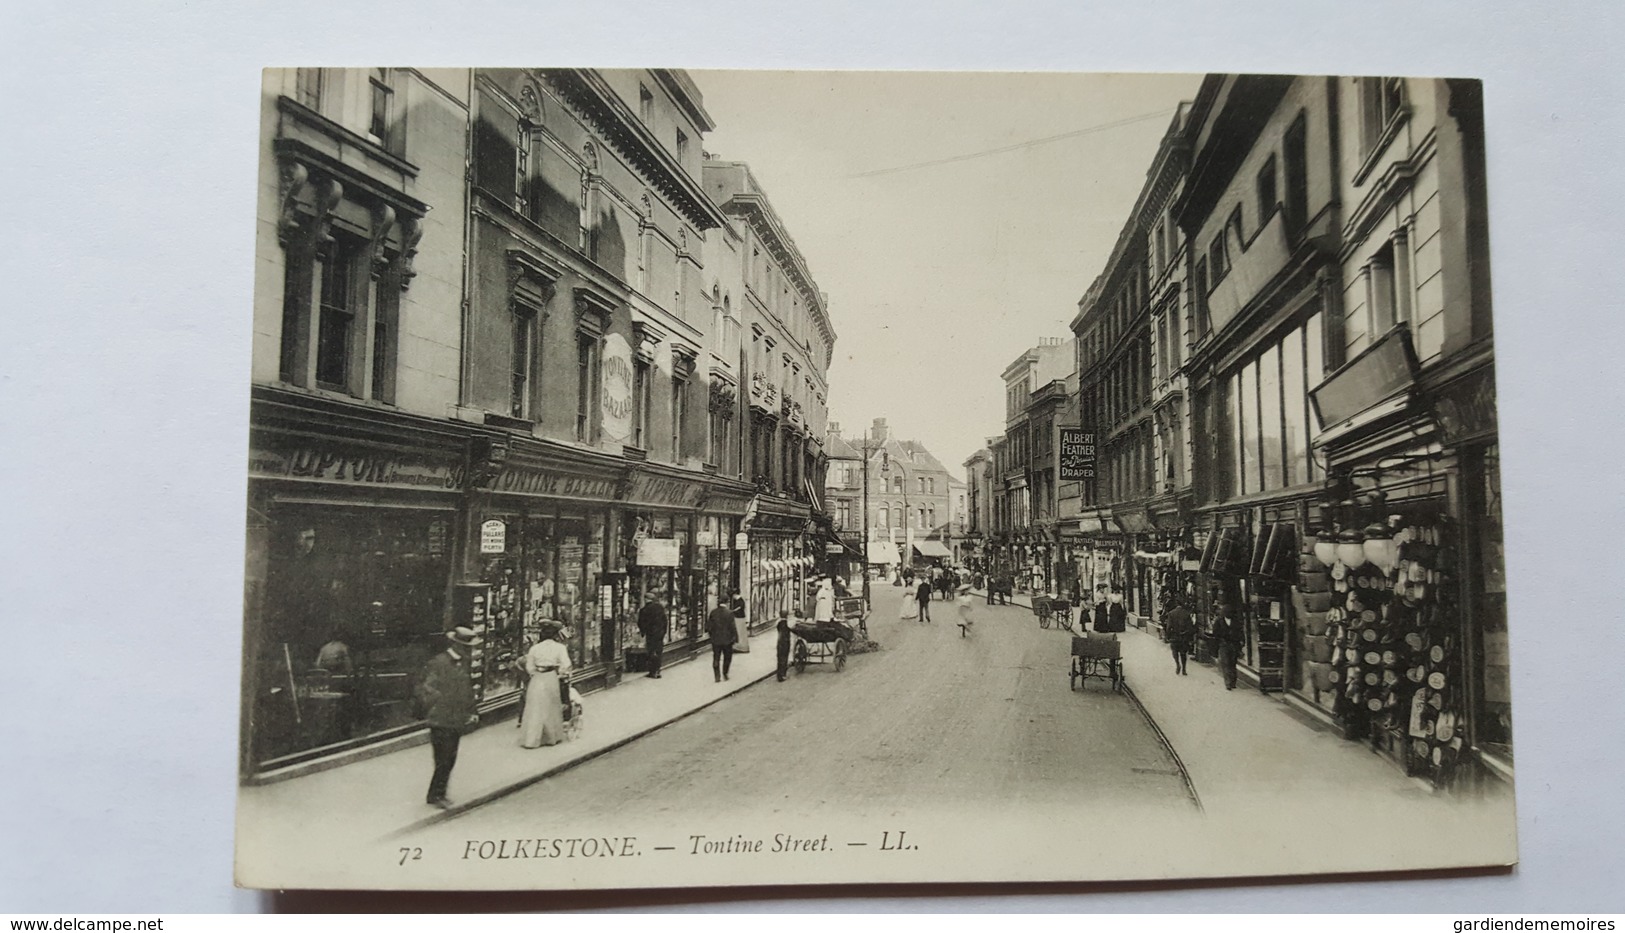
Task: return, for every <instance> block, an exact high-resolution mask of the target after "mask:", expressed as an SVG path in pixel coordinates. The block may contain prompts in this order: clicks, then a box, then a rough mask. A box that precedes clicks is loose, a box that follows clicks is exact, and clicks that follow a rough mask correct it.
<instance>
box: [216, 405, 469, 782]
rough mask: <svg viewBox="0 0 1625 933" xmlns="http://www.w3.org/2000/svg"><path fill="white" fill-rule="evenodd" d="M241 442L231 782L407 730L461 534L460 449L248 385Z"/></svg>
mask: <svg viewBox="0 0 1625 933" xmlns="http://www.w3.org/2000/svg"><path fill="white" fill-rule="evenodd" d="M251 418H252V420H251V422H250V424H251V427H250V434H249V445H250V449H249V461H248V465H249V483H248V485H249V497H248V539H247V551H246V556H247V561H246V567H245V584H246V586H245V593H244V596H245V599H244V628H243V632H244V639H245V646H244V648H245V650H244V664H245V670H244V676H243V685H244V697H243V704H242V709H243V716H244V723H243V726H244V728H243V731H242V735H243V750H242V754H243V757H242V772H243V774H244V776H245V777H251V778H252V777H257V776H260V775H263V774H267V773H270V772H275V771H277V770H279V769H282V768H286V767H290V766H295V765H299V764H301V763H304V762H308V761H312V760H316V759H319V758H324V757H327V756H330V755H334V754H336V753H341V752H344V751H346V750H348V749H354V748H358V747H361V746H365V745H367V744H370V743H373V742H377V741H382V740H384V739H388V738H390V737H393V736H397V735H401V734H404V733H406V732H409V731H411V730H413V729H414V728H417V726H418V719H417V716H416V715H415V712H414V709H413V703H412V683H413V680H414V678H415V676H416V673H417V671H418V670H419V669H420V668H421V667H422V665H423V663H424V662H425V661H427V660H428V658H429V657H430V656H431V655H433V654H434V653H435V652H436V651H438V650H440V648H441V647H442V645H443V641H442V635H441V633H442V632H443V631H444V629H445V622H446V619H447V611H448V605H447V596H448V586H449V583H450V581H451V576H452V568H453V566H454V561H455V557H456V552H457V540H458V535H459V533H460V530H461V517H460V514H459V505H460V502H461V496H462V491H463V488H462V487H463V477H464V473H465V463H464V441H463V439H462V437H461V436H459V435H457V434H455V433H452V432H448V431H446V430H445V429H444V428H440V427H437V426H434V425H433V424H432V423H426V422H423V421H421V420H419V419H413V418H409V417H402V416H396V415H387V414H377V415H374V414H371V413H369V414H366V415H358V414H357V413H355V412H354V411H353V410H351V409H350V408H349V406H343V405H341V404H339V403H335V402H330V401H327V400H324V399H321V398H318V397H314V396H309V395H304V394H301V393H293V392H288V391H285V390H280V389H275V388H270V387H256V388H255V389H254V395H253V399H252V407H251Z"/></svg>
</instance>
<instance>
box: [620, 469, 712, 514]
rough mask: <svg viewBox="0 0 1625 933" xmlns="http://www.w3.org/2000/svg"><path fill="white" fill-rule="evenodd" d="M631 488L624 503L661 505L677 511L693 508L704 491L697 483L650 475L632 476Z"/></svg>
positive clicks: (639, 474)
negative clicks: (677, 509)
mask: <svg viewBox="0 0 1625 933" xmlns="http://www.w3.org/2000/svg"><path fill="white" fill-rule="evenodd" d="M631 487H632V488H631V491H630V492H629V493H628V494H627V497H626V501H628V502H630V503H633V504H634V505H662V506H668V507H671V508H679V509H691V508H694V507H695V506H696V505H698V504H699V501H700V495H701V493H703V492H704V491H705V487H704V486H702V485H700V484H699V483H694V482H689V481H688V480H682V479H670V478H667V477H664V476H655V475H653V474H650V473H638V474H636V475H634V476H633V477H632V484H631Z"/></svg>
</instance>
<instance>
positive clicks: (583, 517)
mask: <svg viewBox="0 0 1625 933" xmlns="http://www.w3.org/2000/svg"><path fill="white" fill-rule="evenodd" d="M619 472H620V471H619V464H617V463H615V462H613V461H610V460H609V459H608V458H602V461H601V462H600V460H598V459H588V458H586V457H584V456H582V455H580V454H577V453H575V452H573V451H572V452H571V456H570V457H569V458H568V459H565V458H564V457H563V456H561V455H560V454H559V453H556V452H552V451H546V450H543V449H541V448H539V447H537V446H536V445H533V444H523V445H516V446H515V449H514V450H513V451H512V452H511V453H509V454H508V456H507V457H506V458H505V462H504V463H503V464H502V466H501V468H500V470H499V471H497V472H496V473H495V476H494V477H493V479H492V480H491V482H490V483H489V488H487V489H482V490H481V491H480V492H478V493H476V495H475V496H473V497H472V503H473V505H472V510H473V521H474V523H475V528H474V534H473V535H471V538H470V547H469V548H468V551H469V560H468V562H467V564H466V573H465V576H464V579H465V580H466V581H467V582H468V583H470V584H480V585H483V586H484V587H485V590H484V591H483V592H482V594H481V595H483V596H484V598H485V600H486V603H485V606H486V611H485V616H486V618H485V626H486V628H485V633H484V634H485V639H486V643H485V645H484V646H483V647H482V649H481V650H480V652H479V654H480V659H481V660H482V661H483V665H482V669H481V671H480V672H479V673H480V676H479V677H477V678H476V684H477V686H478V690H479V694H480V705H481V709H482V710H491V709H495V708H497V707H502V706H508V705H512V704H515V703H517V702H518V700H519V697H520V693H521V691H522V690H523V689H524V680H523V673H522V672H521V671H520V669H519V661H520V659H522V658H523V657H524V655H525V652H526V651H528V650H529V649H530V646H531V645H533V644H535V643H536V641H537V639H538V638H539V637H540V633H541V626H542V623H544V622H549V621H550V622H556V623H559V624H560V625H562V626H563V628H564V633H563V634H564V640H565V645H566V647H567V649H568V650H569V653H570V657H571V660H572V662H573V663H574V665H575V673H574V675H573V676H574V678H575V680H576V682H577V683H578V684H579V685H580V686H581V687H582V688H583V689H591V688H593V687H599V686H605V685H607V684H609V683H613V682H614V680H615V674H616V671H615V665H616V661H617V659H618V658H619V651H618V650H617V647H618V646H617V644H616V640H615V637H614V632H615V627H616V619H617V617H618V616H621V615H624V614H625V611H626V603H625V597H624V593H623V592H622V590H624V586H623V585H622V584H621V583H620V580H621V575H619V574H617V573H614V572H613V571H614V570H615V569H616V568H614V567H613V564H614V555H613V554H612V553H611V549H610V547H609V542H611V541H612V540H614V537H613V528H614V527H615V522H616V519H617V510H616V500H617V498H618V493H619V489H620V479H619Z"/></svg>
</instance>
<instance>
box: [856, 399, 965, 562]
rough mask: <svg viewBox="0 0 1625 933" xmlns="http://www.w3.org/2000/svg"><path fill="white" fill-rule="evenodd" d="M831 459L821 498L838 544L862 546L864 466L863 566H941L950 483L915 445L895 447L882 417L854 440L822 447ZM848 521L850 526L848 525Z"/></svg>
mask: <svg viewBox="0 0 1625 933" xmlns="http://www.w3.org/2000/svg"><path fill="white" fill-rule="evenodd" d="M826 446H827V448H828V449H829V450H831V451H836V452H838V453H839V456H838V457H837V456H836V455H835V454H834V453H832V454H831V458H830V471H829V475H828V477H827V479H826V481H825V490H826V496H827V497H828V499H829V501H830V503H831V508H832V509H833V510H834V512H835V514H836V515H837V522H838V523H839V524H840V525H841V528H842V531H843V537H844V538H846V539H847V540H850V541H853V542H856V541H858V540H862V537H863V529H864V527H865V524H864V513H863V465H864V459H865V456H867V459H868V476H869V490H868V501H869V506H868V515H867V530H868V538H867V541H866V542H865V545H866V549H867V550H868V552H869V554H870V563H876V564H891V565H898V564H906V563H911V562H913V561H915V560H921V559H923V560H928V561H935V562H944V563H946V562H949V561H951V560H952V559H953V558H954V556H955V555H954V543H955V541H956V533H955V528H954V502H955V497H954V493H953V489H952V485H951V484H952V483H957V482H959V480H957V479H956V478H954V477H952V476H951V475H950V474H949V472H948V468H947V467H945V466H943V465H942V462H941V461H939V460H938V459H937V458H936V457H935V456H934V455H932V453H931V452H930V451H929V450H926V449H925V446H924V445H922V444H920V443H919V442H918V441H908V440H899V439H898V438H896V437H894V436H893V435H892V433H891V428H890V427H889V426H888V425H887V423H886V419H885V418H876V419H875V420H874V424H873V425H872V426H871V427H870V429H869V432H868V433H867V434H866V435H864V436H862V437H859V438H836V437H834V436H832V437H831V438H830V439H829V440H828V441H827V443H826ZM848 522H853V524H848Z"/></svg>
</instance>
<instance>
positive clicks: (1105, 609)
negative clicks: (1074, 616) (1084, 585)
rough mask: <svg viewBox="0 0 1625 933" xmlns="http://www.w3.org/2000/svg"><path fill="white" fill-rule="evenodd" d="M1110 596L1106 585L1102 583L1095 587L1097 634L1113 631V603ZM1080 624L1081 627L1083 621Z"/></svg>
mask: <svg viewBox="0 0 1625 933" xmlns="http://www.w3.org/2000/svg"><path fill="white" fill-rule="evenodd" d="M1110 596H1111V594H1110V592H1109V591H1108V590H1107V589H1106V584H1104V583H1101V584H1098V585H1096V586H1095V610H1094V622H1095V631H1097V632H1109V631H1111V630H1112V628H1111V625H1112V622H1111V614H1112V603H1111V599H1110ZM1078 624H1079V625H1080V626H1081V625H1082V624H1083V620H1081V619H1080V620H1079V621H1078Z"/></svg>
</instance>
